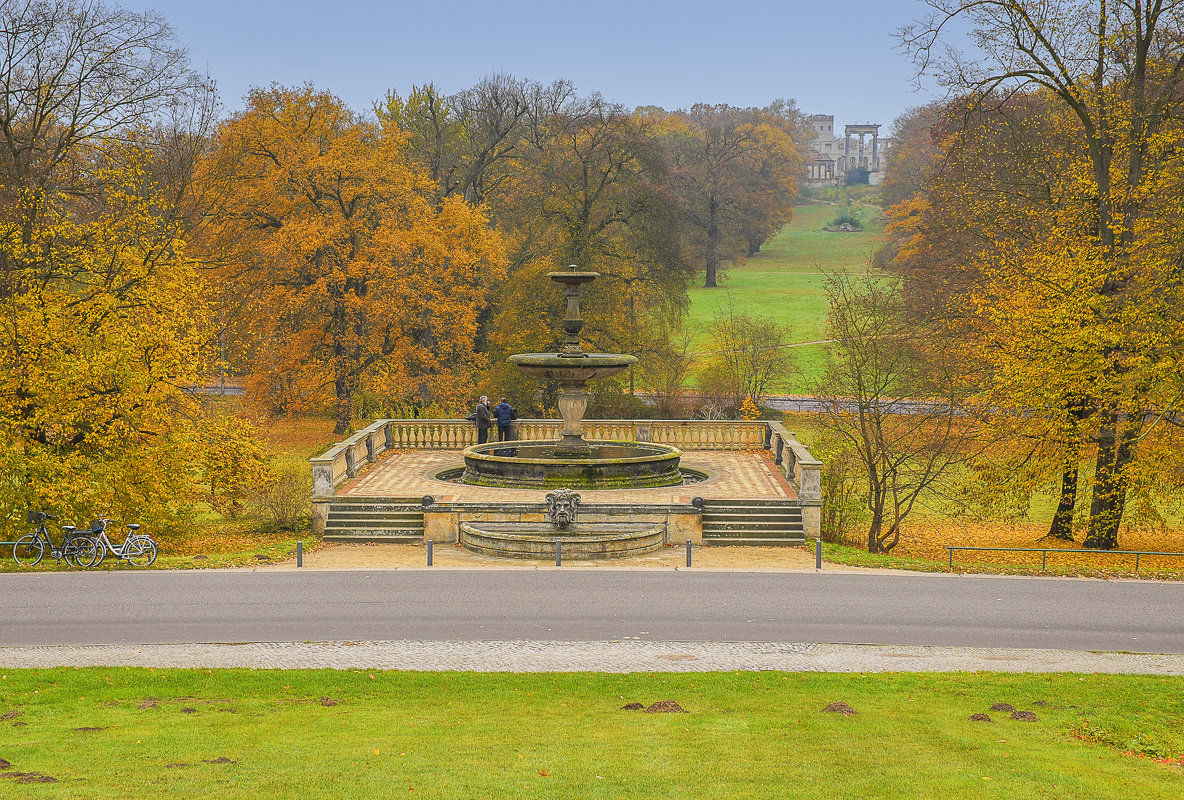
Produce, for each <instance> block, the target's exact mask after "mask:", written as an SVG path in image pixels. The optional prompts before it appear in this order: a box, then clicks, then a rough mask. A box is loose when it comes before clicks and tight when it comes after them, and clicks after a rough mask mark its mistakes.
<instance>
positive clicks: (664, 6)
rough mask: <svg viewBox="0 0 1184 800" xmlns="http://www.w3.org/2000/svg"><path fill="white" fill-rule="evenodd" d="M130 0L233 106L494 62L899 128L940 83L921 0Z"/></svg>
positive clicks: (613, 89) (380, 87)
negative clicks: (300, 90)
mask: <svg viewBox="0 0 1184 800" xmlns="http://www.w3.org/2000/svg"><path fill="white" fill-rule="evenodd" d="M115 1H116V2H118V4H119V5H122V6H123V7H125V8H128V9H131V10H136V11H141V10H147V9H153V10H155V11H158V12H159V13H161V14H162V15H163V16H164V17H165V19H167V20H168V21H169V23H170V24H171V25H172V26H173V28H174V29H175V30H176V33H177V39H178V40H179V42H180V43H181V44H182V45H184V46H185V47H186V48H188V50H189V54H190V59H191V61H192V64H193V66H194V68H195V69H197V70H198V71H200V72H204V73H208V74H209V75H210V76H211V77H213V78H214V79H215V81H216V83H217V86H218V91H219V95H220V97H221V99H222V103H223V107H224V111H225V112H226V113H231V112H234V111H236V110H238V109H241V108H242V106H243V102H242V98H243V96H244V95H245V94H246V93H247V91H248V90H249V89H250V87H252V86H267V85H269V84H271V83H273V82H275V83H279V84H283V85H287V86H297V85H301V84H304V83H306V82H311V83H313V84H314V85H315V86H316V87H317V88H319V89H325V90H328V91H331V92H333V93H334V94H336V95H337V96H338V97H340V98H342V99H343V100H344V101H345V102H346V103H347V104H348V105H349V106H351V107H352V108H354V109H355V110H356V111H368V110H369V109H370V108H371V107H372V106H373V104H374V102H375V101H377V100H380V99H381V98H382V97H383V96H384V95H385V94H386V92H387V91H388V90H391V89H393V90H395V91H397V92H398V93H399V94H401V95H404V96H406V94H407V93H408V91H409V90H410V89H411V87H412V86H413V85H421V84H425V83H429V82H431V83H434V84H435V85H436V87H437V88H439V89H441V90H442V91H444V92H449V93H450V92H455V91H459V90H461V89H465V88H467V87H469V86H472V85H473V84H475V83H477V82H478V81H480V80H481V78H482V77H484V76H486V75H490V74H494V73H507V74H510V75H514V76H516V77H520V78H530V79H532V80H536V81H539V82H541V83H550V82H552V81H554V80H558V79H567V80H569V81H571V82H572V83H573V84H574V85H575V87H576V89H577V91H578V92H579V93H580V94H581V95H587V94H591V93H592V92H596V91H598V92H600V93H601V94H602V95H604V96H605V97H606V98H608V99H609V100H613V101H616V102H619V103H621V104H623V105H625V106H627V107H629V108H633V107H636V106H640V105H656V106H661V107H663V108H666V109H668V110H673V109H677V108H685V107H689V106H691V105H693V104H694V103H699V102H706V103H727V104H729V105H734V106H765V105H767V104H768V103H770V102H771V101H773V100H775V99H777V98H792V99H794V100H795V101H796V102H797V104H798V107H799V108H800V109H801V110H802V111H804V112H806V113H808V114H833V115H834V116H835V123H836V125H837V126H842V125H845V124H855V123H867V122H872V123H877V122H878V123H880V124H882V125H884V126H885V127H886V128H887V127H890V126H891V124H892V122H893V120H894V119H895V118H896V117H897V116H899V115H900V114H901V113H902V112H903V111H905V110H906V109H908V108H910V107H912V106H916V105H920V104H922V103H924V102H927V101H928V100H929V99H931V97H932V93H931V92H925V91H923V92H920V93H918V92H917V91H915V89H914V86H913V81H912V66H911V65H910V64H909V63H908V61H907V59H906V58H905V57H904V55H903V54H902V53H901V52H900V51H899V50H898V49H897V48H896V42H895V40H894V38H893V32H894V31H895V30H896V28H897V27H899V26H900V25H903V24H906V23H908V22H909V21H911V20H912V19H913V18H914V17H916V16H919V15H920V14H921V12H922V6H921V3H920V2H918V0H846V1H845V2H843V3H842V4H831V3H824V2H798V0H782V2H777V1H776V0H731V1H730V2H729V0H716V2H700V0H682V1H681V2H679V1H678V0H632V2H628V1H627V0H591V1H590V0H584V2H575V3H573V2H565V0H551V2H537V1H536V0H503V1H502V2H484V3H477V2H472V0H450V1H448V0H445V1H444V2H441V0H416V1H415V2H406V1H405V0H387V2H381V1H380V0H238V1H237V2H231V1H229V0H200V1H199V0H115ZM835 8H839V9H841V13H835V12H834V11H833V10H832V9H835ZM885 132H886V131H885Z"/></svg>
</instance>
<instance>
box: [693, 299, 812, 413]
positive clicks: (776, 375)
mask: <svg viewBox="0 0 1184 800" xmlns="http://www.w3.org/2000/svg"><path fill="white" fill-rule="evenodd" d="M707 331H708V341H709V343H710V344H709V347H710V348H711V351H710V352H709V353H708V354H707V357H706V358H705V363H704V366H703V370H702V372H701V373H700V376H699V383H700V385H701V386H702V387H703V388H704V390H705V391H706V392H707V393H708V394H709V395H714V396H716V397H718V398H720V400H721V401H722V404H723V405H724V406H725V407H727V408H730V409H736V410H739V409H740V408H741V407H742V406H743V405H745V404H746V403H747V404H749V405H751V406H752V407H753V408H757V407H759V406H760V404H761V402H762V401H763V400H764V399H765V395H766V394H767V393H768V391H769V390H770V389H771V388H773V387H774V386H775V385H776V383H777V381H779V380H781V379H782V378H784V377H785V376H787V375H788V374H789V373H791V372H794V371H795V367H794V363H793V357H792V354H791V351H790V350H789V348H788V347H787V345H788V344H789V342H790V339H791V334H790V329H789V326H788V325H785V324H784V323H781V322H778V321H777V320H775V319H771V318H768V317H762V316H759V315H754V314H750V313H748V312H746V311H744V310H742V309H740V308H737V307H736V306H735V304H734V303H732V302H731V301H730V300H729V302H728V303H727V304H725V305H722V306H720V308H719V309H718V310H717V311H716V314H715V317H714V318H713V319H712V321H711V323H710V325H709V326H708V329H707Z"/></svg>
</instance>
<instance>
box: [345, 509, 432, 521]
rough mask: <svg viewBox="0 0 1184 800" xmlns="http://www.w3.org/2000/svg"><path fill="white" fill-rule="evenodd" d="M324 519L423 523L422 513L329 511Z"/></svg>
mask: <svg viewBox="0 0 1184 800" xmlns="http://www.w3.org/2000/svg"><path fill="white" fill-rule="evenodd" d="M326 519H331V520H332V519H342V520H356V521H358V522H372V521H373V522H381V521H383V520H396V519H397V520H408V521H414V520H419V521H421V522H422V521H423V512H422V511H330V512H329V516H328V517H326Z"/></svg>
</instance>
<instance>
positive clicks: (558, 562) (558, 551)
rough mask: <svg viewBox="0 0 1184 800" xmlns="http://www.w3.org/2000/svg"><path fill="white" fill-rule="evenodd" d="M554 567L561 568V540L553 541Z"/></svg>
mask: <svg viewBox="0 0 1184 800" xmlns="http://www.w3.org/2000/svg"><path fill="white" fill-rule="evenodd" d="M555 566H557V567H562V566H563V540H562V539H556V540H555Z"/></svg>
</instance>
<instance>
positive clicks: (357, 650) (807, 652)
mask: <svg viewBox="0 0 1184 800" xmlns="http://www.w3.org/2000/svg"><path fill="white" fill-rule="evenodd" d="M63 666H65V667H76V666H111V667H115V666H139V667H161V668H181V669H185V668H228V667H242V668H248V669H374V670H422V671H430V672H435V671H473V672H721V671H732V670H779V671H786V672H962V671H982V672H1086V673H1089V672H1104V673H1136V674H1150V675H1184V655H1178V654H1141V653H1102V652H1079V651H1070V650H1025V649H1018V648H973V647H916V646H899V645H852V644H793V643H781V642H652V641H640V640H632V641H627V640H621V641H610V642H539V641H525V640H516V641H485V642H464V641H396V642H231V643H226V642H223V643H207V644H150V645H91V646H57V647H0V668H3V669H22V668H37V669H40V668H48V667H63Z"/></svg>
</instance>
